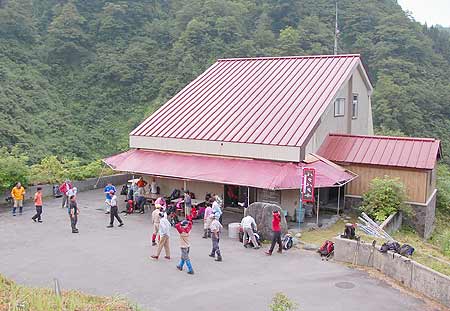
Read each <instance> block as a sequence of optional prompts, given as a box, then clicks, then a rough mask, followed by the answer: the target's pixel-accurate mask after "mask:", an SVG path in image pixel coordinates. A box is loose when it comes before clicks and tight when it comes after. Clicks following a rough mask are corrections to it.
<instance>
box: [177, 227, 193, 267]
mask: <svg viewBox="0 0 450 311" xmlns="http://www.w3.org/2000/svg"><path fill="white" fill-rule="evenodd" d="M175 228H176V229H177V231H178V233H179V234H180V247H181V259H180V263H179V264H178V266H177V269H178V270H180V271H183V266H184V263H186V266H187V269H188V271H187V273H188V274H194V269H192V264H191V260H190V259H189V249H190V244H189V232H190V231H191V229H192V221H188V220H186V219H185V220H183V221H182V222H179V223H177V224H176V225H175Z"/></svg>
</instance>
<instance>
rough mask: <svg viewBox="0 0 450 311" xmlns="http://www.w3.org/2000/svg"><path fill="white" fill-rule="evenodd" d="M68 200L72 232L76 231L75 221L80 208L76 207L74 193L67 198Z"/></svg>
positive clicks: (76, 221)
mask: <svg viewBox="0 0 450 311" xmlns="http://www.w3.org/2000/svg"><path fill="white" fill-rule="evenodd" d="M69 201H70V202H69V216H70V226H71V227H72V233H78V232H79V231H78V229H77V223H78V215H79V214H80V210H79V209H78V205H77V200H76V197H75V196H74V195H72V196H71V197H70V198H69Z"/></svg>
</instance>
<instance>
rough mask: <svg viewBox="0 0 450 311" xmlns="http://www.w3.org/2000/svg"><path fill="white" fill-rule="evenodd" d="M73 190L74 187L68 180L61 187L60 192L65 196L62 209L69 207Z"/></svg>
mask: <svg viewBox="0 0 450 311" xmlns="http://www.w3.org/2000/svg"><path fill="white" fill-rule="evenodd" d="M72 188H73V185H72V183H71V182H70V180H69V179H66V181H65V182H63V183H62V184H61V185H60V186H59V191H61V193H62V194H63V200H62V206H61V207H62V208H65V207H66V208H67V207H68V206H69V198H70V190H71V189H72Z"/></svg>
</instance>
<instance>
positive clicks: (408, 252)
mask: <svg viewBox="0 0 450 311" xmlns="http://www.w3.org/2000/svg"><path fill="white" fill-rule="evenodd" d="M398 253H399V254H400V255H402V256H405V257H409V256H412V254H413V253H414V247H412V246H411V245H409V244H403V245H402V246H400V248H399V249H398Z"/></svg>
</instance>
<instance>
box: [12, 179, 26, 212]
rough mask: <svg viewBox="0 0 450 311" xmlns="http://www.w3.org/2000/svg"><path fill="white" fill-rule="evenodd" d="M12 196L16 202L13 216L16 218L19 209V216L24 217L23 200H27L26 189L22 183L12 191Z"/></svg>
mask: <svg viewBox="0 0 450 311" xmlns="http://www.w3.org/2000/svg"><path fill="white" fill-rule="evenodd" d="M11 196H12V198H13V200H14V206H13V216H16V209H17V208H19V214H20V215H22V210H23V200H24V199H25V188H24V187H23V186H22V184H21V183H20V182H18V183H17V184H16V186H15V187H14V188H12V190H11Z"/></svg>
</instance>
